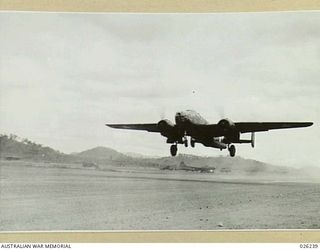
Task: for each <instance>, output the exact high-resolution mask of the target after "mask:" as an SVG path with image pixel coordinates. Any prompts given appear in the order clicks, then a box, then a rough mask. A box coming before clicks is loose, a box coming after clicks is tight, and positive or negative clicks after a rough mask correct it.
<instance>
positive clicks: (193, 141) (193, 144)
mask: <svg viewBox="0 0 320 250" xmlns="http://www.w3.org/2000/svg"><path fill="white" fill-rule="evenodd" d="M190 145H191V147H193V148H194V146H195V145H196V141H195V140H194V139H193V138H191V140H190Z"/></svg>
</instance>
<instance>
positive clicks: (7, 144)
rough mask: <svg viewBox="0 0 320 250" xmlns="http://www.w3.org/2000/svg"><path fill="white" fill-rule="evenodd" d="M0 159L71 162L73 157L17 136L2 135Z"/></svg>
mask: <svg viewBox="0 0 320 250" xmlns="http://www.w3.org/2000/svg"><path fill="white" fill-rule="evenodd" d="M0 158H1V159H7V160H14V159H16V160H18V159H28V160H34V161H53V162H70V161H72V160H73V157H72V156H70V155H67V154H64V153H61V152H59V151H57V150H54V149H52V148H50V147H46V146H42V145H41V144H37V143H35V142H32V141H30V140H28V139H21V138H19V137H18V136H16V135H10V136H7V135H0Z"/></svg>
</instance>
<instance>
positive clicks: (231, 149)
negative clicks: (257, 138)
mask: <svg viewBox="0 0 320 250" xmlns="http://www.w3.org/2000/svg"><path fill="white" fill-rule="evenodd" d="M229 153H230V156H231V157H234V156H235V155H236V147H235V146H234V145H231V146H230V147H229Z"/></svg>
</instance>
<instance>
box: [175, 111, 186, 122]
mask: <svg viewBox="0 0 320 250" xmlns="http://www.w3.org/2000/svg"><path fill="white" fill-rule="evenodd" d="M175 118H176V124H179V123H182V122H184V121H185V117H184V115H183V114H182V113H181V112H177V113H176V117H175Z"/></svg>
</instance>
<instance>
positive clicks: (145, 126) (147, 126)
mask: <svg viewBox="0 0 320 250" xmlns="http://www.w3.org/2000/svg"><path fill="white" fill-rule="evenodd" d="M106 126H108V127H111V128H118V129H133V130H145V131H148V132H160V130H159V128H158V124H157V123H141V124H106Z"/></svg>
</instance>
